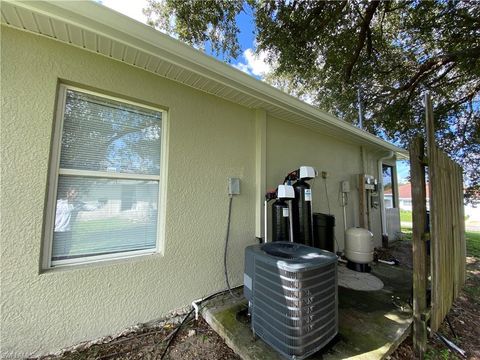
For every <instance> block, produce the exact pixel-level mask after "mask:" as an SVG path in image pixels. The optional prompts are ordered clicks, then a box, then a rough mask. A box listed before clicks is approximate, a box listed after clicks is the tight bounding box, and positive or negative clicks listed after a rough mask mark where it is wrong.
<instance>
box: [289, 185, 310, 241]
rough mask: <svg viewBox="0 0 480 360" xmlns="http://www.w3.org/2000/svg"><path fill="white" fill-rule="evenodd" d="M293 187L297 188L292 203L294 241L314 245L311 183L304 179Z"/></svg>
mask: <svg viewBox="0 0 480 360" xmlns="http://www.w3.org/2000/svg"><path fill="white" fill-rule="evenodd" d="M293 189H294V190H295V199H294V200H293V204H292V217H293V218H292V220H293V241H294V242H296V243H299V244H304V245H307V246H312V245H313V227H312V190H311V189H310V185H309V184H308V183H306V182H305V181H303V180H302V179H300V180H298V181H297V182H296V183H295V184H294V185H293Z"/></svg>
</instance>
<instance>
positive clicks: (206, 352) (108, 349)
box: [39, 319, 240, 360]
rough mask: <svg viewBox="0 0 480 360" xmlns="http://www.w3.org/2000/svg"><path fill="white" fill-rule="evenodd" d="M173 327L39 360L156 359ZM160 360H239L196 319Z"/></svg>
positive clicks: (148, 329)
mask: <svg viewBox="0 0 480 360" xmlns="http://www.w3.org/2000/svg"><path fill="white" fill-rule="evenodd" d="M176 326H178V325H176V324H166V325H164V326H162V327H145V328H140V329H138V330H136V331H132V332H130V333H128V334H126V335H124V336H120V337H118V338H116V339H113V340H111V341H109V342H106V343H103V344H94V345H91V346H88V347H85V348H83V349H78V350H71V351H66V352H64V353H63V354H60V355H48V356H43V357H41V358H39V360H90V359H92V360H93V359H98V360H107V359H125V360H127V359H128V360H134V359H160V358H161V356H162V354H163V352H164V350H165V347H166V343H167V341H168V339H169V338H170V337H171V336H172V334H173V332H174V330H175V327H176ZM164 359H168V360H180V359H182V360H194V359H212V360H239V359H240V358H239V357H238V356H237V355H235V353H234V352H233V351H232V350H231V349H230V348H229V347H228V346H227V345H226V344H225V342H224V341H223V340H222V338H220V336H218V334H217V333H216V332H215V331H213V330H212V329H211V328H210V327H209V326H208V324H207V323H206V322H205V321H204V320H203V319H200V320H198V321H194V320H193V321H190V322H189V323H188V324H186V325H184V327H182V330H181V331H180V332H179V333H178V334H177V336H176V338H175V340H174V341H173V342H172V344H171V345H170V348H169V350H168V353H167V355H166V356H165V358H164Z"/></svg>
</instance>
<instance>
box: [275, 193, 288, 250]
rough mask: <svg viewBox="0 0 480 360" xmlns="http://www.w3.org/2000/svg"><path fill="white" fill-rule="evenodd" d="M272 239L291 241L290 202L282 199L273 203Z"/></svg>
mask: <svg viewBox="0 0 480 360" xmlns="http://www.w3.org/2000/svg"><path fill="white" fill-rule="evenodd" d="M272 241H290V217H289V210H288V204H287V202H286V201H284V200H282V199H278V200H277V201H275V202H274V203H273V204H272Z"/></svg>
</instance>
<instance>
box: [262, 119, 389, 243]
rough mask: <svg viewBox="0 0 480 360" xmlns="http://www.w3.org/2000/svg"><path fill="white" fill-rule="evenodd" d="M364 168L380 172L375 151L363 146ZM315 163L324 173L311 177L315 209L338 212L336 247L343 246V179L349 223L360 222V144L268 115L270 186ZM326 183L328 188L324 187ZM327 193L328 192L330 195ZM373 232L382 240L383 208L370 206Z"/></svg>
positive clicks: (316, 210)
mask: <svg viewBox="0 0 480 360" xmlns="http://www.w3.org/2000/svg"><path fill="white" fill-rule="evenodd" d="M364 151H365V153H366V154H367V156H366V161H365V170H366V172H367V173H368V174H371V175H374V176H377V172H378V170H377V169H376V159H377V158H378V156H375V153H372V151H371V150H369V149H364ZM302 165H306V166H313V167H315V168H316V169H317V170H318V172H319V174H320V173H321V172H322V171H326V172H327V179H326V180H324V179H322V178H321V176H319V177H317V178H316V179H314V180H310V181H309V184H310V185H311V186H312V206H313V212H318V213H323V214H332V215H334V216H335V225H336V226H335V239H336V244H335V249H337V250H343V249H344V229H343V209H342V207H341V203H340V182H341V181H343V180H348V181H349V182H350V189H351V191H350V193H349V194H348V205H347V209H346V213H347V227H352V226H359V203H358V174H360V173H362V172H363V164H362V156H361V149H360V146H359V145H354V144H350V143H346V142H342V141H341V140H339V139H335V138H332V137H330V136H326V135H324V134H322V133H319V132H312V131H311V130H308V129H306V128H302V127H299V126H296V125H293V124H291V123H288V122H285V121H283V120H279V119H276V118H274V117H269V118H268V122H267V187H268V188H274V187H276V186H278V185H279V184H280V183H281V182H282V181H283V179H284V178H285V176H286V174H288V173H289V172H290V171H292V170H295V169H298V167H299V166H302ZM325 183H326V188H325ZM327 194H328V196H327ZM371 222H372V224H371V225H372V232H373V234H374V239H375V244H376V245H380V244H381V223H380V211H379V210H378V209H371Z"/></svg>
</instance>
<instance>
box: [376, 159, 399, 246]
mask: <svg viewBox="0 0 480 360" xmlns="http://www.w3.org/2000/svg"><path fill="white" fill-rule="evenodd" d="M393 155H395V154H394V152H393V151H389V153H388V155H386V156H384V157H381V158H380V159H378V163H377V164H378V184H379V185H378V189H379V192H378V195H379V198H380V199H379V200H380V201H379V204H380V213H381V223H382V243H383V239H384V238H386V242H387V244H388V233H387V214H386V211H385V202H384V200H383V196H384V194H383V161H384V160H387V159H390V158H391V157H393ZM394 185H395V184H392V195H393V193H394V192H393V186H394Z"/></svg>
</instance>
